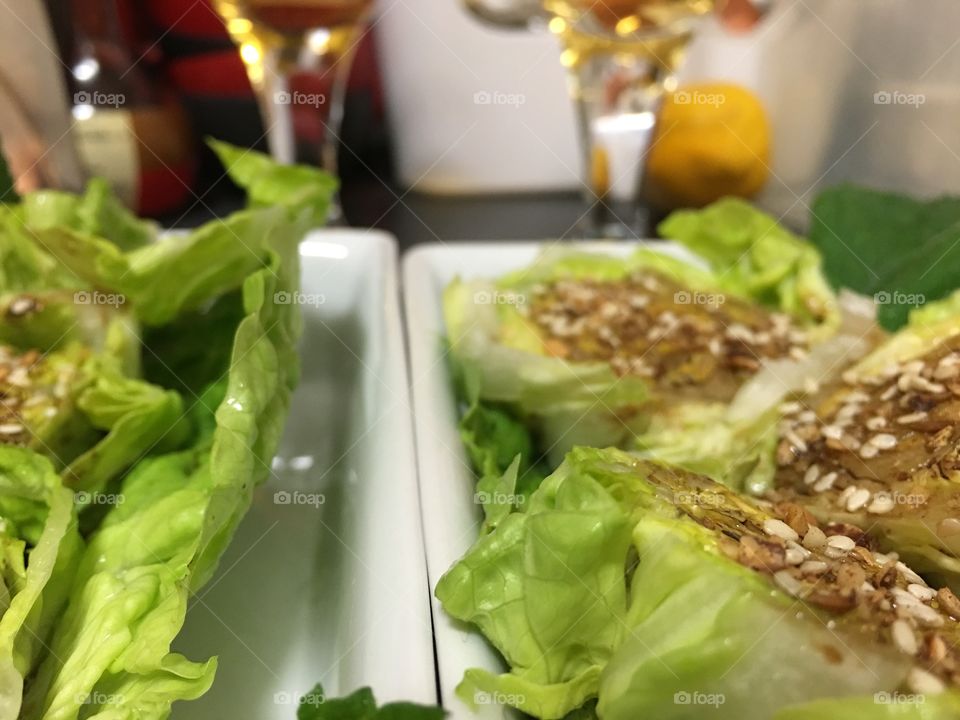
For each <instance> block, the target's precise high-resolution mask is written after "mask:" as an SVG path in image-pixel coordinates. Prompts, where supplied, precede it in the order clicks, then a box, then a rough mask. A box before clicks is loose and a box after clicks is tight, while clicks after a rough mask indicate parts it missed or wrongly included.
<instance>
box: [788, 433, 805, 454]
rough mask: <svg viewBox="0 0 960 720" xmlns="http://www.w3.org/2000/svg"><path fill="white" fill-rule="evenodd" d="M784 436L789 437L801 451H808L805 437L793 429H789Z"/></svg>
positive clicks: (790, 441) (792, 443)
mask: <svg viewBox="0 0 960 720" xmlns="http://www.w3.org/2000/svg"><path fill="white" fill-rule="evenodd" d="M783 436H784V437H785V438H786V439H787V442H789V443H790V444H791V445H793V446H794V447H795V448H796V449H797V450H799V451H800V452H806V451H807V443H805V442H804V441H803V439H802V438H801V437H800V436H799V435H797V433H796V432H794V431H793V430H787V431H786V432H785V433H784V434H783Z"/></svg>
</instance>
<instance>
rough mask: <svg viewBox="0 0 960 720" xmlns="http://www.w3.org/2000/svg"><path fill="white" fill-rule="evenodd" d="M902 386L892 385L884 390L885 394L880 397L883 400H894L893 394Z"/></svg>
mask: <svg viewBox="0 0 960 720" xmlns="http://www.w3.org/2000/svg"><path fill="white" fill-rule="evenodd" d="M899 389H900V388H899V387H897V386H896V385H891V386H890V387H888V388H887V389H886V390H884V391H883V394H882V395H881V396H880V399H881V400H883V401H887V400H893V396H894V395H896V394H897V391H898V390H899Z"/></svg>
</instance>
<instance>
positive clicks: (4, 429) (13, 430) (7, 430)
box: [0, 423, 23, 435]
mask: <svg viewBox="0 0 960 720" xmlns="http://www.w3.org/2000/svg"><path fill="white" fill-rule="evenodd" d="M22 432H23V425H20V424H19V423H3V424H2V425H0V435H19V434H20V433H22Z"/></svg>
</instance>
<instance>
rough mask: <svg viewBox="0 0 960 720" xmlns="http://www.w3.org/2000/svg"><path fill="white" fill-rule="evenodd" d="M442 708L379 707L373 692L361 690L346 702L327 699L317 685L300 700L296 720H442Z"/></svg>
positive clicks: (398, 703)
mask: <svg viewBox="0 0 960 720" xmlns="http://www.w3.org/2000/svg"><path fill="white" fill-rule="evenodd" d="M444 717H446V713H445V712H444V711H443V710H441V709H440V708H436V707H426V706H424V705H414V704H413V703H407V702H396V703H389V704H387V705H383V706H382V707H377V701H376V699H375V698H374V696H373V691H372V690H370V688H362V689H360V690H357V691H356V692H354V693H352V694H350V695H348V696H347V697H343V698H328V697H327V696H326V695H325V694H324V691H323V686H322V685H320V684H317V685H316V687H314V688H313V690H311V691H310V692H309V693H307V694H306V695H304V696H303V697H302V698H301V699H300V705H299V707H298V708H297V720H442V718H444Z"/></svg>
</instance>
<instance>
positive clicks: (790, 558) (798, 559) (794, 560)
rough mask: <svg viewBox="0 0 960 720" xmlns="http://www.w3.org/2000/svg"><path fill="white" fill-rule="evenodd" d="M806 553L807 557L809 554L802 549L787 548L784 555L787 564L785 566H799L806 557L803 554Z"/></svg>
mask: <svg viewBox="0 0 960 720" xmlns="http://www.w3.org/2000/svg"><path fill="white" fill-rule="evenodd" d="M804 552H806V553H807V555H809V554H810V552H809V551H807V550H804V549H803V548H799V549H798V548H788V549H787V551H786V553H784V559H785V560H786V562H787V565H799V564H800V563H802V562H803V560H804V558H805V557H806V556H805V555H804V554H803V553H804Z"/></svg>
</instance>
